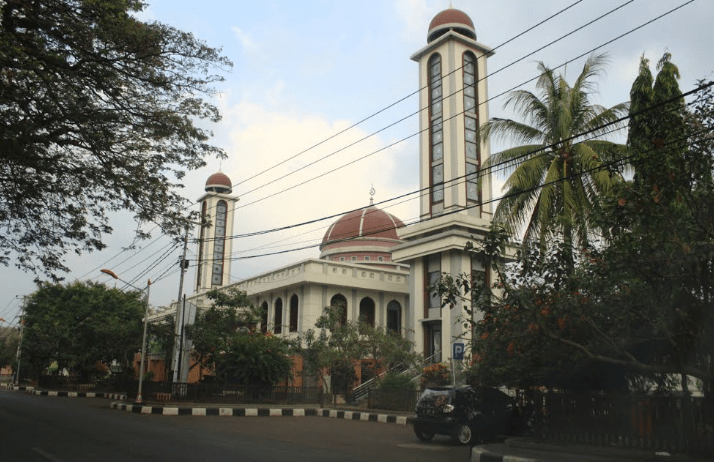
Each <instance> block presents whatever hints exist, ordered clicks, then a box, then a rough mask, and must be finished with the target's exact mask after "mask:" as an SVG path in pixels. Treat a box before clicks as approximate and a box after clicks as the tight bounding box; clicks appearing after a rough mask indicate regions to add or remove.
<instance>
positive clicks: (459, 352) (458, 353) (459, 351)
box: [451, 343, 464, 361]
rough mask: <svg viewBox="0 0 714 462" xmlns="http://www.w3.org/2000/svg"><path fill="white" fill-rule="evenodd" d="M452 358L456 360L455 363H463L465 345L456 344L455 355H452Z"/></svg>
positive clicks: (454, 347)
mask: <svg viewBox="0 0 714 462" xmlns="http://www.w3.org/2000/svg"><path fill="white" fill-rule="evenodd" d="M451 357H452V358H454V360H455V361H463V359H464V344H463V343H454V346H453V354H452V355H451Z"/></svg>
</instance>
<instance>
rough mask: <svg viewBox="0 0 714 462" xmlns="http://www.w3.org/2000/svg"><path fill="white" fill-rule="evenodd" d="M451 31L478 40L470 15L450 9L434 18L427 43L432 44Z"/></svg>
mask: <svg viewBox="0 0 714 462" xmlns="http://www.w3.org/2000/svg"><path fill="white" fill-rule="evenodd" d="M450 30H454V31H456V32H458V33H459V34H461V35H465V36H466V37H468V38H471V39H474V40H476V29H475V28H474V23H473V22H472V21H471V18H469V15H467V14H466V13H464V12H463V11H461V10H457V9H455V8H449V9H448V10H444V11H442V12H441V13H439V14H437V15H436V16H434V19H432V20H431V23H430V24H429V33H428V34H427V38H426V41H427V43H431V42H432V41H434V40H436V39H438V38H439V37H441V36H442V35H444V34H445V33H447V32H448V31H450Z"/></svg>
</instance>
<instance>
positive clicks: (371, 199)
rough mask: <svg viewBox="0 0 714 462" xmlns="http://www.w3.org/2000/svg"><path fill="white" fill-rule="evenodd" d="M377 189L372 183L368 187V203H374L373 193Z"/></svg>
mask: <svg viewBox="0 0 714 462" xmlns="http://www.w3.org/2000/svg"><path fill="white" fill-rule="evenodd" d="M376 192H377V191H375V190H374V184H373V185H372V187H371V188H369V205H374V193H376Z"/></svg>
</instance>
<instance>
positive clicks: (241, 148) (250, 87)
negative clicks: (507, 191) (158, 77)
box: [0, 0, 714, 323]
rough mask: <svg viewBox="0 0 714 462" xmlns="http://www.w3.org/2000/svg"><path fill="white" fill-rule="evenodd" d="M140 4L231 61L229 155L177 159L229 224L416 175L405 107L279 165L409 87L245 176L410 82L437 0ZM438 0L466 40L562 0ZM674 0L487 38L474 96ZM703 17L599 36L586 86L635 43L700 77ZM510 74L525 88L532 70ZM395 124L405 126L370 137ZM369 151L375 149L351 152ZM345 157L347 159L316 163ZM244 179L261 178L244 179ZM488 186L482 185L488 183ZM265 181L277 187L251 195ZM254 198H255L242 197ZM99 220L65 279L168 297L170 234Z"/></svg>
mask: <svg viewBox="0 0 714 462" xmlns="http://www.w3.org/2000/svg"><path fill="white" fill-rule="evenodd" d="M148 3H149V5H148V7H147V8H146V10H145V11H144V12H142V13H141V15H140V17H141V18H142V19H144V20H148V21H160V22H163V23H167V24H170V25H172V26H174V27H177V28H179V29H183V30H186V31H190V32H192V33H193V34H194V35H195V36H196V37H198V38H199V39H201V40H204V41H205V42H207V43H208V44H209V45H210V46H214V47H220V48H222V49H223V54H225V55H226V56H227V57H228V58H230V59H231V60H232V61H233V63H234V67H233V68H232V69H230V70H227V71H226V72H225V73H223V75H224V77H225V81H224V82H222V83H220V84H218V85H217V90H218V92H219V93H218V94H217V96H216V98H215V101H214V102H215V104H216V105H217V106H218V107H219V108H220V109H221V111H222V112H223V120H222V121H221V122H220V123H218V124H215V125H213V126H211V127H209V128H211V129H212V130H213V132H214V134H215V138H214V143H215V144H217V145H219V146H221V147H222V148H224V149H225V150H226V152H227V153H228V156H229V159H228V160H226V161H223V162H219V161H217V160H215V159H210V160H209V165H208V166H207V167H206V168H204V169H202V170H200V171H195V172H190V173H189V174H188V175H187V178H186V181H185V184H186V187H185V188H184V190H183V193H184V194H185V196H186V197H187V198H189V199H191V200H196V199H198V197H200V195H201V193H202V192H203V185H204V183H205V181H206V179H207V178H208V176H210V175H211V174H212V173H214V172H216V171H218V170H219V169H221V170H222V171H223V172H224V173H226V174H227V175H228V176H229V177H230V178H231V179H232V180H233V183H234V185H236V186H235V188H234V194H236V195H238V196H240V202H239V204H238V206H239V208H238V210H237V214H236V220H235V224H236V229H235V231H236V232H237V233H246V232H252V231H260V230H264V229H270V228H274V227H278V226H285V225H289V224H293V223H298V222H302V221H305V220H310V219H315V218H319V217H322V216H325V215H331V214H338V213H341V212H345V211H348V210H352V209H354V208H357V207H360V206H364V205H367V204H368V202H369V190H370V188H371V187H372V185H374V188H375V190H376V196H375V200H376V201H381V200H385V199H388V198H391V197H394V196H397V195H401V194H405V193H408V192H411V191H414V190H416V189H418V187H419V184H418V178H417V168H418V157H417V156H418V144H417V143H416V141H415V138H414V137H411V138H409V137H410V136H411V135H414V134H415V133H416V132H417V130H418V125H417V120H416V117H414V116H412V117H410V118H407V119H406V120H404V121H403V122H401V123H399V124H397V125H396V126H394V127H392V128H389V129H386V130H384V131H381V132H379V133H378V134H377V135H375V136H372V137H369V138H367V139H366V140H364V141H362V142H360V143H358V144H356V145H355V146H353V147H351V148H348V149H345V150H343V151H340V152H337V153H336V154H334V155H331V156H330V157H329V158H328V159H326V160H323V161H320V162H317V163H315V164H314V165H312V166H309V167H306V168H305V169H304V170H302V171H299V172H298V173H295V174H292V175H290V176H286V175H287V174H288V173H290V172H294V171H295V170H297V169H298V168H300V167H304V166H306V165H307V164H308V163H310V162H313V161H315V160H317V159H319V158H321V157H323V156H326V155H329V154H331V153H334V152H336V151H338V150H340V149H341V148H343V147H345V146H346V145H348V144H350V143H352V142H354V141H357V140H359V139H361V138H363V137H365V136H367V135H369V134H371V133H373V132H376V131H378V130H381V129H383V128H384V127H385V126H387V125H389V124H391V123H393V122H395V121H397V120H399V119H401V118H403V117H406V116H408V115H409V114H412V113H414V112H415V111H416V110H417V109H418V105H417V99H416V97H415V96H411V97H408V98H406V99H405V100H404V101H403V102H401V103H399V104H397V105H395V106H394V107H392V108H390V109H388V110H386V111H384V112H383V113H381V114H379V115H378V116H375V117H374V118H372V119H370V120H369V121H367V122H365V123H363V124H360V125H359V126H358V127H356V128H353V129H351V130H349V131H347V132H346V133H344V134H342V135H340V136H338V137H336V138H335V139H333V140H330V141H328V142H326V143H324V144H322V145H320V146H319V147H318V148H315V149H311V150H308V151H307V152H305V153H304V154H302V155H300V156H298V157H296V158H294V159H292V160H290V161H288V162H286V163H285V164H283V165H281V166H279V167H277V168H274V169H272V170H269V171H268V172H266V173H265V174H262V175H260V176H258V177H256V178H252V177H253V176H254V175H256V174H257V173H259V172H261V171H263V170H265V169H268V168H270V167H273V166H275V165H276V164H278V163H279V162H282V161H284V160H286V159H288V158H289V157H291V156H293V155H295V154H298V153H300V152H302V151H303V150H305V149H307V148H309V147H310V146H312V145H314V144H316V143H318V142H320V141H322V140H324V139H326V138H328V137H329V136H331V135H333V134H335V133H337V132H338V131H340V130H343V129H345V128H348V127H350V126H351V125H352V124H354V123H356V122H358V121H359V120H361V119H363V118H365V117H367V116H370V115H372V114H373V113H375V112H377V111H379V110H381V109H383V108H384V107H386V106H387V105H389V104H392V103H394V102H396V101H398V100H400V99H402V98H405V97H407V96H408V95H410V94H411V93H413V92H415V91H416V90H417V86H418V81H417V64H416V63H415V62H413V61H411V60H410V56H411V54H412V53H414V52H415V51H417V50H419V49H420V48H422V47H423V46H424V45H425V44H426V34H427V29H428V25H429V22H430V21H431V19H432V18H433V17H434V16H435V15H436V14H437V13H438V12H439V11H441V10H443V9H446V8H448V7H449V1H448V0H434V1H432V0H392V1H386V0H380V1H361V2H354V1H347V0H344V1H326V0H322V1H319V0H315V1H308V0H304V1H261V2H255V1H244V0H236V1H231V2H227V1H219V0H202V1H200V2H199V1H196V0H149V2H148ZM452 3H453V6H454V7H455V8H458V9H461V10H462V11H464V12H466V13H467V14H468V15H469V16H470V17H471V19H472V20H473V22H474V25H475V28H476V34H477V40H478V41H479V42H481V43H483V44H485V45H488V46H491V47H497V46H499V45H500V44H502V43H503V42H506V41H507V40H509V39H511V38H512V37H514V36H516V35H518V34H520V33H521V32H523V31H525V30H526V29H528V28H530V27H531V26H533V25H535V24H537V23H538V22H540V21H541V20H543V19H546V18H547V17H549V16H551V15H552V14H554V13H556V12H558V11H559V10H561V9H563V8H565V7H567V6H568V5H571V4H574V3H576V1H575V0H551V1H548V2H532V1H527V0H479V1H466V0H453V2H452ZM684 3H686V0H638V1H633V2H631V3H628V1H627V0H617V1H615V0H584V1H582V2H578V3H577V4H576V5H574V6H573V7H572V8H571V9H569V10H568V11H567V12H565V13H563V14H561V15H559V16H557V17H556V18H554V19H552V20H550V21H549V22H547V23H546V24H544V25H543V26H540V27H538V28H537V29H535V30H534V31H532V32H529V33H528V34H526V35H524V36H523V37H520V38H518V39H516V40H514V41H513V42H510V43H508V44H506V45H504V46H503V47H500V48H498V49H497V50H496V54H495V55H494V56H493V57H491V58H490V59H489V62H488V69H489V72H490V73H491V74H492V76H491V77H490V78H489V82H488V86H489V95H490V96H491V97H492V98H493V100H492V101H490V102H489V107H490V112H491V116H498V117H511V116H512V115H511V114H510V113H508V112H504V110H503V109H502V104H503V100H504V98H503V97H498V96H496V95H498V94H499V93H502V92H505V91H508V90H510V89H511V88H513V87H517V86H518V85H521V84H522V83H523V82H525V81H527V80H529V79H532V78H533V77H535V76H536V62H537V61H543V62H545V63H546V64H547V65H549V66H551V67H556V66H559V65H561V64H562V63H563V62H565V61H567V60H570V59H572V58H573V57H575V56H578V55H580V54H582V53H585V52H587V51H588V50H590V49H592V48H595V47H597V46H600V45H602V44H603V43H605V42H607V41H609V40H611V39H613V38H615V37H617V36H619V35H621V34H623V33H625V32H627V31H629V30H631V29H633V28H635V27H638V26H640V25H642V24H643V23H645V22H647V21H648V20H650V19H653V18H655V17H657V16H659V15H661V14H663V13H665V12H667V11H669V10H670V9H672V8H675V7H676V6H678V5H682V4H684ZM621 5H624V6H622V8H621V9H619V10H618V11H615V12H614V13H612V14H610V15H609V16H607V17H605V18H603V19H602V20H599V21H597V22H595V23H594V24H592V25H590V26H588V27H586V28H585V29H583V30H581V31H579V32H576V33H574V34H573V35H571V36H569V37H568V38H566V39H564V40H562V41H560V42H558V43H556V44H554V45H552V46H549V47H547V48H545V49H544V50H542V51H540V52H538V53H536V54H534V55H533V56H530V57H527V58H525V59H523V60H522V61H521V62H519V63H518V64H515V65H513V66H511V67H508V68H506V69H504V70H500V69H503V68H504V67H505V66H508V65H509V64H510V63H512V62H514V61H516V60H518V59H521V58H522V57H523V56H525V55H528V54H529V53H531V52H533V51H534V50H536V49H538V48H540V47H542V46H544V45H546V44H547V43H549V42H551V41H553V40H556V39H558V38H559V37H561V36H562V35H564V34H566V33H568V32H570V31H572V30H575V29H577V28H578V27H580V26H582V25H584V24H586V23H588V22H590V21H592V20H593V19H595V18H597V17H598V16H600V15H603V14H605V13H607V12H608V11H610V10H612V9H614V8H616V7H618V6H621ZM712 18H714V2H711V1H709V0H697V1H694V2H692V3H691V4H689V5H686V6H684V7H683V8H681V9H680V10H678V11H676V12H674V13H672V14H670V15H668V16H666V17H664V18H662V19H660V20H658V21H656V22H654V23H653V24H650V25H648V26H645V27H643V28H642V29H640V30H638V31H636V32H634V33H632V34H630V35H628V36H627V37H625V38H623V39H620V40H618V41H616V42H614V43H612V44H610V45H607V46H605V47H604V48H602V49H601V50H600V51H605V52H607V53H608V56H609V58H610V64H609V66H608V68H607V74H606V75H605V77H604V78H603V79H601V80H600V82H599V83H600V95H599V97H598V99H597V100H596V101H597V102H598V103H600V104H602V105H604V106H608V107H609V106H612V105H614V104H617V103H620V102H622V101H626V100H627V99H628V93H629V89H630V86H631V84H632V81H633V79H634V77H635V74H636V72H637V66H638V62H639V56H640V55H641V54H643V53H645V55H646V56H647V57H648V58H650V59H651V61H652V62H653V63H656V61H657V60H658V59H659V58H660V57H661V56H662V54H663V53H664V52H665V51H668V52H670V53H671V54H672V56H673V58H672V59H673V61H674V63H675V64H677V65H678V66H679V69H680V72H681V75H682V78H681V80H680V87H681V88H682V90H683V91H687V90H689V89H691V88H693V86H694V84H695V81H696V80H697V79H701V78H708V79H713V78H714V47H712V45H711V44H712V43H714V32H713V30H714V29H712V27H711V20H712ZM583 59H584V58H582V59H579V60H577V61H575V62H573V63H571V64H569V65H568V66H567V68H566V69H561V70H560V71H561V72H563V71H565V72H566V76H569V77H570V79H569V80H570V81H572V79H573V78H574V76H576V75H577V74H578V73H579V71H580V68H581V66H582V62H583ZM499 70H500V71H499ZM522 88H526V89H533V84H532V83H529V84H526V85H525V86H523V87H522ZM404 138H407V139H406V140H405V141H402V142H399V143H397V144H396V145H395V146H393V147H390V148H387V149H383V148H385V146H388V145H390V144H392V143H395V142H397V141H399V140H402V139H404ZM499 147H503V146H498V145H492V150H493V151H495V150H497V149H498V148H499ZM380 150H381V151H380ZM377 151H379V152H377ZM371 153H374V154H372V155H370V156H368V157H367V158H365V159H363V160H359V161H356V159H358V158H360V157H363V156H366V155H368V154H371ZM350 162H353V163H351V164H350V165H347V166H345V167H342V168H341V169H340V170H337V171H335V172H332V173H326V172H329V171H330V170H332V169H334V168H338V167H340V166H343V165H346V164H348V163H350ZM323 174H324V176H322V177H320V178H317V179H313V178H316V177H318V176H320V175H323ZM308 180H311V181H310V182H308V183H306V184H305V185H302V186H298V187H295V188H294V189H291V190H289V191H287V192H284V193H279V192H280V191H281V190H283V189H285V188H289V187H292V186H295V185H297V184H298V183H301V182H303V181H308ZM269 182H272V183H270V184H267V183H269ZM266 184H267V185H266ZM261 186H262V187H261ZM258 187H261V188H260V189H257V190H255V191H253V190H254V189H255V188H258ZM498 192H499V191H498V190H495V191H494V195H497V194H498ZM275 193H279V194H277V195H275V196H273V197H271V198H268V199H264V198H265V197H266V196H268V195H271V194H275ZM261 199H264V200H261ZM256 200H261V201H260V202H255V203H254V204H251V203H253V202H254V201H256ZM386 210H388V211H389V212H390V213H393V214H394V215H396V216H398V217H399V218H401V219H402V220H403V221H405V222H409V221H411V220H413V219H415V218H416V217H417V216H418V206H417V203H416V201H415V200H412V201H407V202H404V203H402V204H399V205H395V206H392V207H389V208H386ZM112 224H113V225H114V228H115V233H114V234H113V235H111V236H107V237H106V242H107V243H108V244H109V248H108V249H106V250H105V251H103V252H99V253H92V254H85V255H83V256H80V257H77V256H74V255H72V256H68V258H67V263H68V265H69V266H70V268H71V269H72V272H71V273H70V274H67V275H66V277H67V280H74V279H77V278H80V279H92V280H98V281H106V282H107V283H110V282H109V280H108V278H107V277H105V276H101V275H100V274H99V272H98V268H101V267H104V268H111V269H113V270H114V271H115V272H116V273H117V274H119V275H120V277H122V278H123V279H126V280H131V281H135V284H136V285H139V286H143V285H144V284H145V281H146V278H147V277H151V278H152V279H154V280H156V283H155V284H154V286H153V287H152V292H151V304H152V305H163V304H167V303H169V302H170V301H171V300H175V299H176V298H177V295H178V279H179V276H178V273H177V272H175V269H172V267H171V264H172V263H173V262H175V261H176V259H177V258H178V257H179V251H178V250H176V251H174V252H173V253H171V254H168V255H167V256H166V258H165V259H164V260H163V261H162V262H161V263H159V264H157V265H156V266H154V263H155V262H156V261H157V260H159V259H160V258H161V257H162V256H163V250H162V249H163V248H164V246H166V245H167V244H168V243H169V240H168V239H167V238H161V237H160V236H158V235H157V236H156V238H155V239H153V240H152V241H148V242H145V243H144V244H143V245H144V248H143V249H141V250H140V251H138V252H122V249H123V248H124V247H126V246H128V245H129V244H130V243H131V241H132V239H131V236H132V231H133V228H134V226H132V224H131V222H130V221H129V220H127V219H126V217H125V216H123V215H118V216H117V217H116V218H115V219H114V221H113V222H112ZM329 224H330V221H327V222H322V223H318V224H314V225H310V226H307V227H304V228H297V229H295V230H292V231H290V232H282V233H275V234H269V235H266V236H263V237H261V238H252V239H244V240H237V241H236V243H235V244H234V248H233V252H234V256H236V257H245V256H248V255H256V254H261V253H267V252H274V251H279V250H284V249H290V248H295V247H301V246H304V245H310V244H317V243H319V240H320V239H321V237H322V235H323V234H324V232H325V230H326V227H327V226H328V225H329ZM157 251H158V252H157ZM154 252H157V253H154ZM195 252H196V248H195V245H190V246H189V258H195ZM318 255H319V250H318V249H317V248H313V249H310V250H304V251H299V252H293V253H287V254H282V255H276V256H271V257H262V258H252V259H242V260H236V261H235V262H234V263H233V267H232V276H233V280H234V281H237V280H241V279H244V278H248V277H251V276H254V275H256V274H259V273H260V272H263V271H268V270H270V269H273V268H277V267H279V266H282V265H285V264H289V263H292V262H295V261H298V260H301V259H304V258H311V257H313V258H316V257H317V256H318ZM174 268H175V266H174ZM147 270H148V272H146V273H144V271H147ZM0 278H2V280H3V287H4V289H5V290H3V291H2V293H1V294H0V317H1V318H4V319H6V320H8V321H12V322H15V323H16V322H17V319H16V318H15V317H16V315H17V314H18V311H19V306H20V299H21V297H22V296H23V295H28V294H30V293H32V292H33V290H34V288H35V286H34V284H33V282H32V281H33V279H34V275H32V274H27V273H24V272H22V271H19V270H17V269H15V268H14V267H9V268H0ZM193 278H194V274H193V271H192V270H189V271H188V273H187V279H186V281H187V283H186V286H187V287H188V292H187V293H189V294H190V293H191V292H190V288H191V286H192V285H193Z"/></svg>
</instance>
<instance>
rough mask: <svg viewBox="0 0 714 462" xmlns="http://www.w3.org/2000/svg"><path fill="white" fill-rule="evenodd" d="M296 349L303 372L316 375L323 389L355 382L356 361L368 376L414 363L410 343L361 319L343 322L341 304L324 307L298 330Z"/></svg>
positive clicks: (341, 387) (342, 387)
mask: <svg viewBox="0 0 714 462" xmlns="http://www.w3.org/2000/svg"><path fill="white" fill-rule="evenodd" d="M296 347H297V352H298V354H300V355H301V356H302V358H303V365H304V366H303V367H304V373H305V374H308V375H312V376H315V377H317V378H318V379H319V380H320V382H321V383H322V385H323V388H324V389H325V390H327V389H329V388H330V384H328V383H327V380H326V375H327V374H329V375H330V376H331V378H332V382H333V385H336V386H337V387H338V388H339V389H344V390H346V389H347V388H348V387H350V386H351V385H353V384H354V382H355V381H356V378H357V377H356V374H355V368H356V367H357V366H358V364H359V363H360V362H362V363H363V364H364V365H365V366H367V367H368V368H369V370H370V373H371V375H377V374H379V373H381V372H383V371H385V370H389V369H392V368H394V367H395V366H400V368H402V367H403V368H408V367H410V366H412V365H414V364H415V363H416V362H417V359H418V355H417V354H415V353H414V344H413V343H412V342H411V341H409V340H407V339H406V338H403V337H402V336H401V335H398V334H396V333H392V332H387V331H386V330H385V329H384V328H382V327H380V326H370V325H368V324H367V323H366V322H365V321H364V320H363V319H359V320H357V321H345V318H344V306H328V307H326V308H325V309H324V310H323V313H322V315H321V316H320V317H319V318H318V319H317V321H316V322H315V328H314V329H309V330H307V331H306V332H304V333H302V335H301V336H300V338H299V339H298V341H297V345H296Z"/></svg>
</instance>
